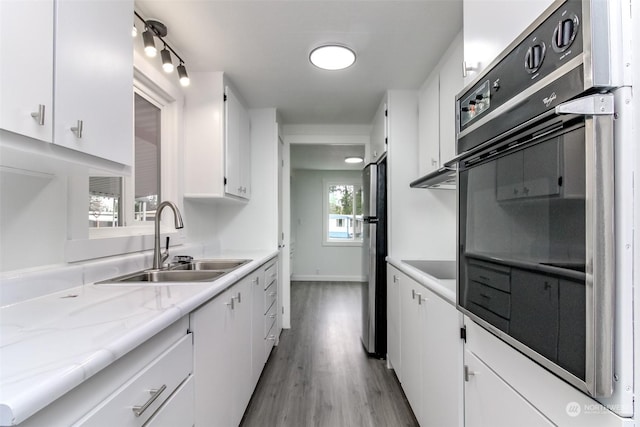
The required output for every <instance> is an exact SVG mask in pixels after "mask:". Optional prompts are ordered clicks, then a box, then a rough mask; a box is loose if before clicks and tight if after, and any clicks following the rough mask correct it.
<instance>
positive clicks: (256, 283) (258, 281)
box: [253, 277, 260, 286]
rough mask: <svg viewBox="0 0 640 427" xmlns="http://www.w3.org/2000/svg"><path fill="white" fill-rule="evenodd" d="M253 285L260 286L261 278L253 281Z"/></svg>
mask: <svg viewBox="0 0 640 427" xmlns="http://www.w3.org/2000/svg"><path fill="white" fill-rule="evenodd" d="M253 284H254V285H256V286H257V285H259V284H260V277H256V278H255V279H253Z"/></svg>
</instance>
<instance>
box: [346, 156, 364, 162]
mask: <svg viewBox="0 0 640 427" xmlns="http://www.w3.org/2000/svg"><path fill="white" fill-rule="evenodd" d="M363 161H364V159H363V158H362V157H358V156H350V157H345V158H344V162H345V163H362V162H363Z"/></svg>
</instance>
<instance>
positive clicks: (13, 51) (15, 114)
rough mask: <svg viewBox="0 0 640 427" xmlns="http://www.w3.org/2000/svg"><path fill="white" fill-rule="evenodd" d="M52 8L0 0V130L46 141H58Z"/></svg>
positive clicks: (46, 1) (49, 3) (48, 1)
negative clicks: (55, 133) (55, 111)
mask: <svg viewBox="0 0 640 427" xmlns="http://www.w3.org/2000/svg"><path fill="white" fill-rule="evenodd" d="M53 7H54V5H53V0H42V1H23V0H3V1H0V58H1V60H0V92H1V93H2V95H1V96H0V129H5V130H8V131H11V132H14V133H18V134H21V135H25V136H28V137H31V138H35V139H39V140H41V141H45V142H52V140H53V121H52V117H53V37H52V35H53ZM32 113H35V114H34V115H33V116H32Z"/></svg>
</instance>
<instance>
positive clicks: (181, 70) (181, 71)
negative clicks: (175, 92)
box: [178, 62, 191, 86]
mask: <svg viewBox="0 0 640 427" xmlns="http://www.w3.org/2000/svg"><path fill="white" fill-rule="evenodd" d="M178 78H179V79H180V84H181V85H182V86H189V83H191V82H190V81H189V76H188V75H187V69H186V68H185V67H184V64H183V63H182V62H181V63H180V65H178Z"/></svg>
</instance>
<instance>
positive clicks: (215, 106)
mask: <svg viewBox="0 0 640 427" xmlns="http://www.w3.org/2000/svg"><path fill="white" fill-rule="evenodd" d="M189 77H190V79H191V86H190V87H189V89H188V92H187V94H186V102H185V110H184V115H185V153H184V156H185V168H184V169H185V197H187V198H197V199H220V198H227V199H234V200H248V199H249V198H250V197H251V123H250V117H249V113H248V111H247V109H246V108H245V107H244V105H243V103H242V101H241V99H240V97H239V95H238V92H237V90H235V89H234V88H233V87H232V86H231V85H230V84H229V82H228V81H227V80H226V78H225V77H224V74H223V73H222V72H194V73H191V74H190V76H189Z"/></svg>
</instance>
